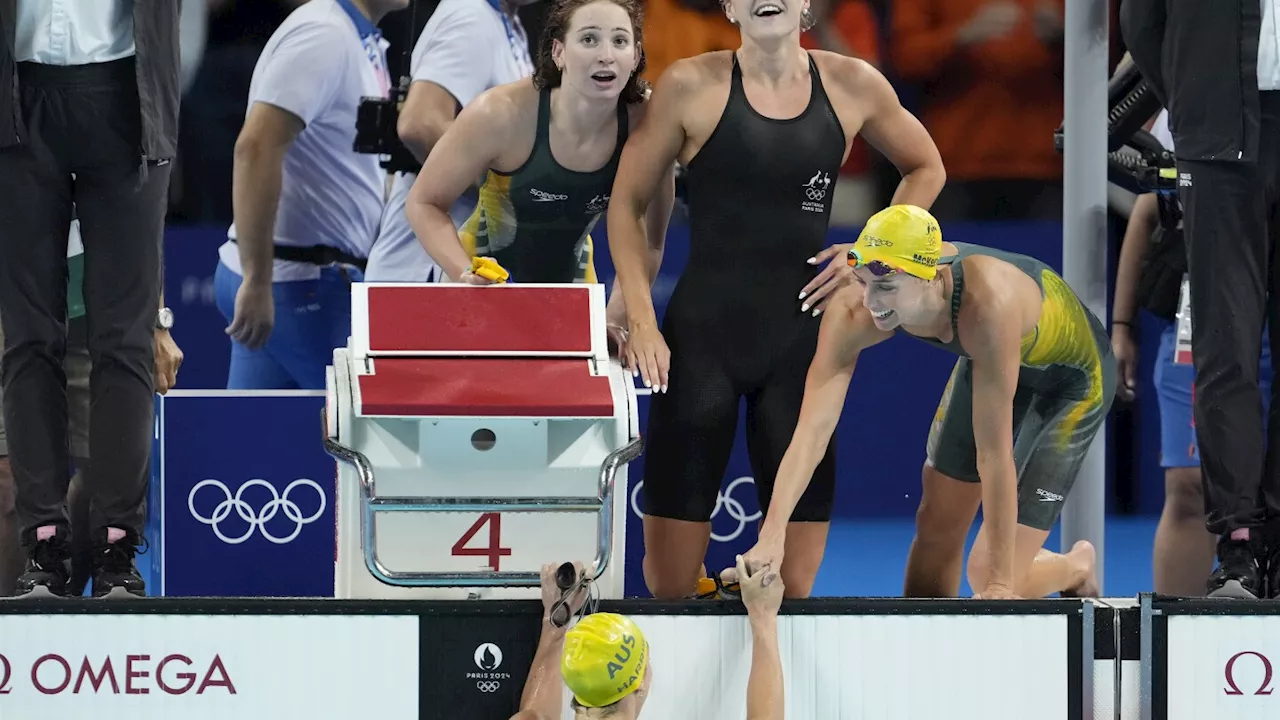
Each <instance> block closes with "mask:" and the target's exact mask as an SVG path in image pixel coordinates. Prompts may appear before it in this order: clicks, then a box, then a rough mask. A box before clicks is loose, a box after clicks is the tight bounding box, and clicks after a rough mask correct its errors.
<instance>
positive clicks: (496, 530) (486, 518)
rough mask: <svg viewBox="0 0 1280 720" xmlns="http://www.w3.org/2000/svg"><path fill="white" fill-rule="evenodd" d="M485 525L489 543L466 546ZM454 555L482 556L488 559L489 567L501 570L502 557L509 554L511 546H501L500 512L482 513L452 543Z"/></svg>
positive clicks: (496, 570) (495, 570)
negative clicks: (475, 546)
mask: <svg viewBox="0 0 1280 720" xmlns="http://www.w3.org/2000/svg"><path fill="white" fill-rule="evenodd" d="M485 525H488V526H489V544H488V545H486V546H485V547H479V548H473V547H467V543H469V542H471V539H472V538H474V537H475V536H476V535H477V534H479V532H480V530H481V529H482V528H484V526H485ZM452 552H453V556H454V557H482V558H488V559H489V567H490V568H491V569H492V570H493V571H494V572H498V571H499V570H502V566H501V563H502V558H504V557H507V556H509V555H510V554H511V548H505V547H502V515H501V514H500V513H484V514H482V515H481V516H480V517H479V518H477V519H476V521H475V522H474V523H473V524H472V525H471V527H470V528H468V529H467V531H466V532H465V533H463V534H462V537H460V538H458V542H456V543H454V544H453V550H452Z"/></svg>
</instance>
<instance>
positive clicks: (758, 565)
mask: <svg viewBox="0 0 1280 720" xmlns="http://www.w3.org/2000/svg"><path fill="white" fill-rule="evenodd" d="M785 548H786V539H785V538H772V537H769V536H768V535H761V536H760V539H759V540H757V541H756V544H755V546H754V547H752V548H751V549H750V550H748V551H747V552H746V554H744V555H742V560H743V562H744V563H745V564H746V568H747V572H750V573H758V572H760V570H761V569H762V568H772V569H773V571H774V572H781V571H782V560H783V556H784V554H785V552H786V550H785ZM724 572H725V573H733V572H735V570H734V569H733V568H729V569H727V570H725V571H724ZM721 578H722V579H723V578H724V573H721Z"/></svg>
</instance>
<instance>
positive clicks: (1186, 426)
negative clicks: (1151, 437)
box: [1154, 323, 1272, 468]
mask: <svg viewBox="0 0 1280 720" xmlns="http://www.w3.org/2000/svg"><path fill="white" fill-rule="evenodd" d="M1269 337H1270V336H1269V335H1268V331H1267V329H1266V328H1264V329H1263V331H1262V356H1261V357H1260V358H1259V359H1258V389H1259V390H1261V391H1262V407H1263V413H1262V418H1263V422H1264V423H1265V422H1266V419H1267V408H1268V407H1269V406H1270V404H1271V382H1272V369H1271V341H1270V339H1269ZM1177 338H1178V325H1177V323H1173V324H1170V325H1169V327H1167V328H1165V331H1164V333H1162V334H1161V335H1160V349H1159V350H1158V351H1157V353H1156V362H1155V371H1154V374H1155V377H1154V380H1155V384H1156V397H1157V400H1158V401H1159V405H1160V467H1163V468H1182V467H1196V468H1198V467H1200V443H1199V442H1198V441H1197V440H1196V424H1195V415H1194V407H1193V400H1194V397H1193V394H1192V390H1193V389H1194V388H1195V384H1196V370H1195V368H1194V367H1192V366H1191V365H1179V364H1177V363H1175V362H1174V361H1173V358H1174V350H1175V349H1176V347H1177V344H1178V339H1177Z"/></svg>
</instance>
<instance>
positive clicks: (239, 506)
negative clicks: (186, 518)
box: [187, 478, 327, 545]
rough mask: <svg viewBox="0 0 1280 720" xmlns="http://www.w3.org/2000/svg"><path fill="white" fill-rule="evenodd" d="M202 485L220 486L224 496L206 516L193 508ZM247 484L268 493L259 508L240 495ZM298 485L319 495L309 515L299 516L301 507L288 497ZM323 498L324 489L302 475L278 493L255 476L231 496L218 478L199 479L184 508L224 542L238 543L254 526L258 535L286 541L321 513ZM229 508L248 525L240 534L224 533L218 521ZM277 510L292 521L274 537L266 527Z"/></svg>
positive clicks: (227, 515)
mask: <svg viewBox="0 0 1280 720" xmlns="http://www.w3.org/2000/svg"><path fill="white" fill-rule="evenodd" d="M206 487H211V488H218V489H220V490H222V493H223V495H224V496H225V498H224V499H223V500H222V501H220V502H219V503H218V504H217V506H216V507H214V509H213V512H212V513H211V514H210V515H208V516H205V515H201V514H200V513H199V512H198V511H197V510H196V493H198V492H200V491H201V490H202V489H204V488H206ZM251 487H261V488H265V489H266V490H267V492H269V493H271V499H270V500H268V501H267V503H266V504H265V505H263V506H262V508H261V509H257V510H255V509H254V507H253V506H252V505H250V504H249V503H248V502H246V501H245V499H244V493H245V491H246V490H248V489H249V488H251ZM299 487H309V488H311V489H312V490H315V493H316V496H317V497H319V498H320V507H319V508H318V509H317V510H316V511H315V512H314V513H312V514H311V515H307V516H303V514H302V508H300V507H298V504H297V503H296V502H294V501H293V500H292V499H290V497H289V496H290V494H291V493H293V491H294V490H295V489H296V488H299ZM326 502H327V501H326V499H325V496H324V490H322V489H321V488H320V486H319V485H318V484H316V482H315V481H314V480H308V479H306V478H300V479H298V480H294V481H293V482H291V483H289V485H288V487H286V488H285V489H284V494H281V493H279V492H278V491H277V490H276V488H275V486H274V485H272V484H271V483H269V482H267V481H266V480H260V479H257V478H255V479H253V480H249V481H248V482H246V483H244V484H243V485H241V486H240V487H239V488H238V489H237V490H236V494H235V495H234V496H232V494H231V488H229V487H227V486H226V484H225V483H223V482H222V481H221V480H201V481H200V482H198V483H196V485H195V487H193V488H191V492H190V493H189V494H188V495H187V509H188V510H190V511H191V517H193V518H195V519H196V520H198V521H199V522H201V523H203V524H205V525H208V526H209V527H212V528H213V534H214V535H217V536H218V539H219V540H221V541H222V542H224V543H226V544H228V545H239V544H240V543H243V542H244V541H246V540H248V539H249V538H250V537H252V536H253V533H254V531H255V530H257V531H258V532H260V533H261V534H262V537H264V538H266V539H267V540H268V541H269V542H272V543H274V544H276V545H286V544H288V543H291V542H293V541H294V540H295V539H297V537H298V535H299V534H301V533H302V526H304V525H309V524H310V523H313V522H315V521H316V520H318V519H320V516H321V515H323V514H324V510H325V506H326ZM232 510H235V512H236V514H237V515H239V516H240V519H241V520H244V521H245V522H246V523H248V524H249V528H248V529H247V530H245V532H244V534H242V535H238V536H236V537H231V536H229V535H227V534H226V533H224V532H223V531H222V527H221V523H222V521H223V520H226V519H227V518H228V517H230V516H231V511H232ZM280 512H283V513H284V516H285V517H286V518H288V519H289V520H291V521H293V523H294V528H293V531H292V532H290V533H289V534H288V535H285V536H284V537H277V536H276V535H273V534H272V533H271V531H270V530H268V529H267V523H268V522H270V521H271V519H272V518H274V517H275V516H276V513H280Z"/></svg>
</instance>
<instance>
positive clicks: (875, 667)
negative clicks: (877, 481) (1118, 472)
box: [563, 615, 1078, 720]
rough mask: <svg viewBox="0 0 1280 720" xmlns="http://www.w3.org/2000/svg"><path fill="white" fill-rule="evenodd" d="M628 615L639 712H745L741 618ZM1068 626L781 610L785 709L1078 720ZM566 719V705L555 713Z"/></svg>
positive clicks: (866, 715)
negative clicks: (644, 679) (639, 683)
mask: <svg viewBox="0 0 1280 720" xmlns="http://www.w3.org/2000/svg"><path fill="white" fill-rule="evenodd" d="M632 618H633V619H635V621H636V623H637V624H638V625H639V626H640V628H641V629H642V630H644V632H645V636H646V638H647V639H648V641H649V647H650V650H651V653H652V663H653V672H654V677H653V687H652V691H651V692H650V695H649V698H648V700H647V701H646V702H645V706H644V712H643V713H642V715H641V717H646V718H648V717H652V718H669V719H677V718H681V719H683V718H687V719H688V720H742V718H744V717H746V712H747V704H746V697H747V695H746V692H747V678H748V675H749V673H750V669H751V628H750V626H749V624H748V620H747V618H746V617H745V616H722V617H671V616H647V615H632ZM1067 626H1068V618H1067V616H1065V615H1023V616H1001V615H938V616H918V615H885V616H831V615H825V616H823V615H810V616H806V615H800V616H795V615H789V616H783V617H781V618H779V628H778V632H779V647H780V648H781V649H782V667H783V675H784V677H785V680H786V705H787V710H786V716H787V717H788V718H803V719H805V720H808V719H819V718H820V719H822V720H855V719H856V720H1023V719H1026V720H1032V719H1034V720H1067V719H1068V718H1076V717H1078V715H1075V716H1073V715H1071V714H1069V708H1070V707H1071V702H1070V688H1069V685H1070V682H1069V680H1070V676H1071V670H1070V668H1069V660H1070V654H1069V652H1068V647H1067V642H1068V641H1067V638H1068V627H1067ZM1077 676H1078V669H1077ZM1077 707H1078V706H1077ZM572 718H573V713H572V712H571V711H569V710H568V707H567V704H566V709H565V713H564V715H563V720H572Z"/></svg>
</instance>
